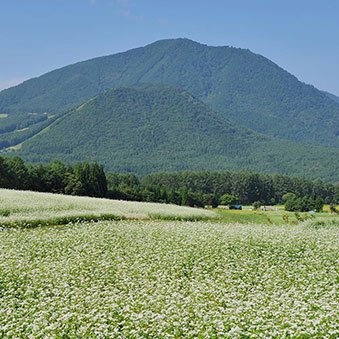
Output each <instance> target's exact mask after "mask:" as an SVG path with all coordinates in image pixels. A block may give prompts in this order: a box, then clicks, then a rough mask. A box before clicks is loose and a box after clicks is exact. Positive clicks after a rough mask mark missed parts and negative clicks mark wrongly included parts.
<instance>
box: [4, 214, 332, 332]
mask: <svg viewBox="0 0 339 339" xmlns="http://www.w3.org/2000/svg"><path fill="white" fill-rule="evenodd" d="M331 225H332V226H331ZM319 226H320V227H319ZM338 272H339V227H336V226H335V225H334V224H333V223H329V222H328V225H327V226H326V224H322V225H319V224H316V222H314V221H312V222H307V223H305V224H303V225H297V226H287V225H284V226H272V225H254V224H249V225H241V224H225V223H211V222H193V223H192V222H182V221H181V222H180V221H175V222H165V221H141V220H139V221H138V220H135V221H105V222H103V221H101V222H98V223H83V224H78V223H76V224H69V225H67V226H58V227H43V228H34V229H5V230H3V231H1V232H0V304H1V307H0V337H4V338H89V337H100V338H104V337H105V338H112V337H114V338H257V337H264V338H291V337H292V338H337V337H338V336H339V303H338V289H339V276H338Z"/></svg>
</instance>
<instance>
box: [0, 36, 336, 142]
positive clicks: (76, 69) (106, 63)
mask: <svg viewBox="0 0 339 339" xmlns="http://www.w3.org/2000/svg"><path fill="white" fill-rule="evenodd" d="M138 82H149V83H166V84H169V85H172V86H176V87H181V88H183V89H185V90H187V91H188V92H190V93H192V94H193V95H195V96H196V97H197V98H199V99H200V100H202V101H204V102H205V103H206V104H207V105H209V106H210V107H211V108H212V109H213V110H215V111H219V112H221V113H222V114H223V115H224V116H225V117H227V118H229V119H230V120H231V121H233V122H235V123H237V124H240V125H243V126H245V127H248V128H251V129H254V130H256V131H257V132H260V133H264V134H267V135H271V136H275V137H278V138H282V139H287V140H293V141H299V142H303V143H310V144H315V145H322V146H329V147H339V142H338V138H339V137H338V136H339V130H338V125H339V120H338V119H339V107H338V105H337V104H336V103H335V102H334V101H333V100H331V99H330V98H329V97H328V96H327V95H325V94H324V93H322V92H321V91H319V90H317V89H316V88H315V87H313V86H311V85H306V84H304V83H301V82H300V81H298V79H297V78H296V77H295V76H293V75H291V74H290V73H288V72H287V71H285V70H283V69H282V68H281V67H279V66H278V65H276V64H275V63H273V62H272V61H270V60H268V59H267V58H265V57H263V56H261V55H259V54H255V53H253V52H251V51H249V50H246V49H240V48H235V47H227V46H216V47H210V46H207V45H204V44H200V43H197V42H194V41H192V40H189V39H182V38H179V39H166V40H160V41H156V42H153V43H151V44H149V45H146V46H145V47H138V48H135V49H132V50H129V51H126V52H120V53H117V54H113V55H108V56H103V57H97V58H94V59H90V60H85V61H81V62H78V63H75V64H72V65H68V66H65V67H63V68H60V69H58V70H54V71H52V72H49V73H46V74H45V75H42V76H40V77H38V78H34V79H32V80H28V81H26V82H24V83H23V84H21V85H18V86H16V87H14V88H13V89H8V90H5V91H2V92H0V111H2V112H4V113H10V114H18V112H20V113H25V112H23V110H26V111H27V110H29V111H33V112H35V111H37V112H40V113H42V112H45V111H47V112H48V113H50V114H59V113H62V112H64V111H66V110H69V109H73V108H74V107H75V106H77V105H80V104H81V103H82V102H84V101H86V100H88V99H90V98H92V97H94V96H96V95H98V94H99V93H100V92H102V91H105V90H109V89H112V88H117V87H122V86H130V85H133V84H135V83H138Z"/></svg>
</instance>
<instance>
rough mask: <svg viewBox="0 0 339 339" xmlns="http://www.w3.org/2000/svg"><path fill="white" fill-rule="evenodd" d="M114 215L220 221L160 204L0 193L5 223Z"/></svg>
mask: <svg viewBox="0 0 339 339" xmlns="http://www.w3.org/2000/svg"><path fill="white" fill-rule="evenodd" d="M86 215H90V216H98V217H100V216H103V215H111V216H116V217H117V218H119V217H125V218H137V219H143V218H149V217H152V216H160V217H161V216H164V217H165V216H169V217H178V218H180V217H183V218H185V217H187V218H188V217H197V218H199V217H200V218H210V217H216V214H215V213H214V212H212V211H207V210H203V209H198V208H191V207H184V206H177V205H166V204H159V203H147V202H134V201H122V200H109V199H99V198H89V197H75V196H69V195H61V194H52V193H38V192H30V191H15V190H7V189H0V226H1V223H3V224H8V223H10V222H13V223H15V222H18V223H19V224H20V221H21V222H22V221H27V222H28V223H29V222H30V221H35V220H38V221H40V220H41V221H46V220H49V219H53V220H52V222H53V221H54V222H55V220H56V219H57V218H65V217H81V216H86Z"/></svg>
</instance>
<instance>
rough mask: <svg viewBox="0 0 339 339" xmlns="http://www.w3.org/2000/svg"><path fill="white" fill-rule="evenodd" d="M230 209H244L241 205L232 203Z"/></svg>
mask: <svg viewBox="0 0 339 339" xmlns="http://www.w3.org/2000/svg"><path fill="white" fill-rule="evenodd" d="M230 210H242V206H241V205H231V206H230Z"/></svg>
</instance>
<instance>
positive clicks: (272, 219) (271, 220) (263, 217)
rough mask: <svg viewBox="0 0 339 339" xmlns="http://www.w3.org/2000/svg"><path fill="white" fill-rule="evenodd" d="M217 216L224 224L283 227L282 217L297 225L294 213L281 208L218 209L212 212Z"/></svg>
mask: <svg viewBox="0 0 339 339" xmlns="http://www.w3.org/2000/svg"><path fill="white" fill-rule="evenodd" d="M214 211H215V212H216V213H217V214H218V216H219V219H218V220H219V221H223V222H225V223H242V224H248V223H257V224H267V225H269V224H273V225H283V224H286V219H285V220H284V216H285V218H286V216H287V217H288V219H287V220H288V223H297V222H298V220H297V218H296V215H295V213H294V212H286V211H284V210H283V207H280V209H279V211H250V210H249V209H246V207H245V209H244V210H242V211H236V210H228V209H224V208H218V209H215V210H214ZM324 211H329V208H326V207H325V208H324ZM298 214H299V216H301V217H302V218H304V219H307V218H313V219H319V218H320V219H334V220H338V222H339V216H336V215H333V214H330V213H328V212H323V213H316V214H312V215H311V214H309V213H305V212H304V213H300V212H298Z"/></svg>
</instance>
